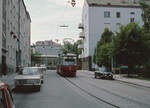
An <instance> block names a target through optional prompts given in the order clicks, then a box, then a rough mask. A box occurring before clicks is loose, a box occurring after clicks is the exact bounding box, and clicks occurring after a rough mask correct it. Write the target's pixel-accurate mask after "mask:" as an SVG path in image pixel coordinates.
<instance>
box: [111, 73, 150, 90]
mask: <svg viewBox="0 0 150 108" xmlns="http://www.w3.org/2000/svg"><path fill="white" fill-rule="evenodd" d="M114 78H115V79H116V80H118V81H121V82H125V83H130V84H134V85H139V86H143V87H147V88H150V81H146V80H140V79H135V78H125V77H122V76H121V75H115V76H114Z"/></svg>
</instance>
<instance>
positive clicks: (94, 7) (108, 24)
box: [78, 0, 143, 70]
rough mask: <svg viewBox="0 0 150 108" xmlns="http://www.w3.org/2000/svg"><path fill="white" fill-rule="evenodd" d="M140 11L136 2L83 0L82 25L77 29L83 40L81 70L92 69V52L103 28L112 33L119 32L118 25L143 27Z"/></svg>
mask: <svg viewBox="0 0 150 108" xmlns="http://www.w3.org/2000/svg"><path fill="white" fill-rule="evenodd" d="M141 14H142V10H141V7H140V5H139V2H138V1H136V0H85V2H84V6H83V12H82V23H80V24H79V26H78V28H79V29H81V30H82V32H81V33H80V36H79V37H80V38H82V39H83V44H82V45H81V46H80V48H82V49H83V50H82V55H80V57H81V58H82V62H83V65H82V66H83V67H82V68H83V69H88V70H90V69H92V68H94V67H95V64H94V63H93V55H94V50H95V48H96V44H97V42H98V40H100V37H101V34H102V33H103V32H104V29H105V28H109V29H110V30H111V31H113V32H114V33H115V32H116V31H119V28H120V25H126V24H128V23H130V22H136V23H138V24H139V25H143V21H142V18H141Z"/></svg>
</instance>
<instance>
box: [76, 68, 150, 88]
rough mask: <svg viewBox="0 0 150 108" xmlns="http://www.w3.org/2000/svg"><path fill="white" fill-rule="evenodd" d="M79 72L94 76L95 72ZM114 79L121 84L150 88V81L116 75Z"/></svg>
mask: <svg viewBox="0 0 150 108" xmlns="http://www.w3.org/2000/svg"><path fill="white" fill-rule="evenodd" d="M78 72H86V73H88V74H91V75H94V72H92V71H88V70H78ZM114 79H115V80H118V81H120V82H124V83H129V84H133V85H138V86H142V87H146V88H150V81H146V80H140V79H135V78H126V77H123V76H121V75H114Z"/></svg>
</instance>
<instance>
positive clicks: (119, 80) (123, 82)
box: [115, 79, 150, 89]
mask: <svg viewBox="0 0 150 108" xmlns="http://www.w3.org/2000/svg"><path fill="white" fill-rule="evenodd" d="M115 80H117V81H120V82H123V83H127V84H132V85H136V86H141V87H145V88H149V89H150V87H148V86H144V85H141V84H136V83H132V82H128V81H122V80H119V79H115Z"/></svg>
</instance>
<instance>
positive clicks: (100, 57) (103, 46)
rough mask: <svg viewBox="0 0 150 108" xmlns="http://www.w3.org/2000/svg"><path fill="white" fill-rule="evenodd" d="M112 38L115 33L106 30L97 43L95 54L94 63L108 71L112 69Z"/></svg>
mask: <svg viewBox="0 0 150 108" xmlns="http://www.w3.org/2000/svg"><path fill="white" fill-rule="evenodd" d="M112 37H113V32H112V31H110V30H109V29H108V28H106V29H105V30H104V32H103V34H102V36H101V38H100V40H99V41H98V43H97V47H96V48H95V52H94V59H93V60H94V63H95V64H96V63H97V65H99V66H101V65H103V66H105V67H106V68H107V69H108V70H110V68H111V55H112V54H111V52H112V44H111V42H112Z"/></svg>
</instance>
